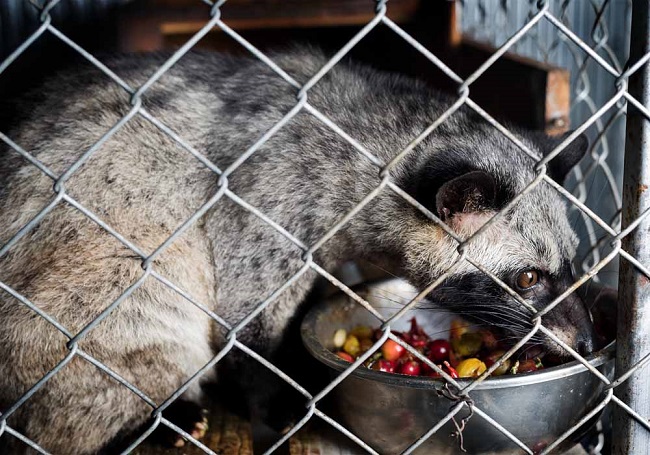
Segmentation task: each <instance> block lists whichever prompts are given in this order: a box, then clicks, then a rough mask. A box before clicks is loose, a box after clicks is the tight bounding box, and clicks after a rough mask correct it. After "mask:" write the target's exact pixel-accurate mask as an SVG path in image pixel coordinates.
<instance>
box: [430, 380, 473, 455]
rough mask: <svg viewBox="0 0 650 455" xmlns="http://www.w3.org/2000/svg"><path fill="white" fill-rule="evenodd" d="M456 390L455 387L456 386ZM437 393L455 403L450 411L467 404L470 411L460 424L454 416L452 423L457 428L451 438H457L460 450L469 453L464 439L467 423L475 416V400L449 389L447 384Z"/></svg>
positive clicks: (437, 390)
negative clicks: (459, 404)
mask: <svg viewBox="0 0 650 455" xmlns="http://www.w3.org/2000/svg"><path fill="white" fill-rule="evenodd" d="M454 388H455V386H454ZM436 393H437V394H438V395H439V396H441V397H443V398H446V399H448V400H450V401H453V402H454V403H453V404H452V405H451V407H450V408H449V410H450V411H451V410H452V409H453V408H454V407H455V406H456V405H457V404H458V403H465V405H466V406H467V408H468V409H469V412H468V414H467V415H466V416H465V417H463V418H462V419H460V422H459V421H458V420H456V416H455V415H454V416H452V418H451V421H452V422H453V424H454V426H455V427H456V431H455V432H453V433H452V434H451V436H454V437H455V438H457V439H458V445H459V448H460V450H462V451H463V452H467V450H465V447H464V439H463V431H464V430H465V426H466V425H467V422H468V421H469V419H471V418H472V417H473V416H474V400H473V399H472V398H471V397H470V396H469V395H467V394H465V393H461V392H459V391H458V390H452V389H451V388H450V387H449V383H448V382H446V383H445V385H444V386H442V388H440V389H436Z"/></svg>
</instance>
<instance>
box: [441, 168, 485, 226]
mask: <svg viewBox="0 0 650 455" xmlns="http://www.w3.org/2000/svg"><path fill="white" fill-rule="evenodd" d="M496 191H497V189H496V182H495V181H494V178H492V176H491V175H490V174H488V173H486V172H483V171H472V172H468V173H466V174H463V175H461V176H460V177H456V178H455V179H453V180H450V181H448V182H447V183H445V184H444V185H442V186H441V187H440V189H439V190H438V193H437V194H436V210H437V212H438V216H439V217H440V219H441V220H443V221H445V220H448V219H449V218H451V217H452V216H453V215H455V214H458V213H472V212H481V211H485V210H487V209H493V208H494V207H495V200H496Z"/></svg>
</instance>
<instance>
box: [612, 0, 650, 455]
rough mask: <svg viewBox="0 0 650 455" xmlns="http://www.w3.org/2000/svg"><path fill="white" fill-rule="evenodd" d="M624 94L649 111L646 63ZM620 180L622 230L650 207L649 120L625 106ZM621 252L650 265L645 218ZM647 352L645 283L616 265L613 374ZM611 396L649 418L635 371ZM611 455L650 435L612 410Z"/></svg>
mask: <svg viewBox="0 0 650 455" xmlns="http://www.w3.org/2000/svg"><path fill="white" fill-rule="evenodd" d="M649 38H650V0H634V1H633V3H632V28H631V40H630V62H631V64H634V63H635V62H637V61H638V60H639V59H640V58H641V57H642V56H643V55H645V54H646V53H647V52H649V51H650V45H649ZM628 88H629V93H630V95H632V96H633V97H635V98H636V99H637V100H639V101H640V102H641V103H642V104H643V105H645V106H650V65H649V64H648V63H646V64H645V65H643V66H642V67H641V68H639V69H638V70H637V71H636V73H634V74H633V75H632V76H631V77H630V79H629V87H628ZM626 135H627V137H626V143H625V171H624V180H623V182H624V183H623V228H625V227H626V226H628V225H629V224H630V223H632V222H633V221H634V219H635V218H637V217H638V216H639V215H640V214H641V213H642V212H643V211H644V210H645V209H647V208H648V207H650V120H648V119H646V118H645V117H644V116H643V114H642V113H641V112H639V110H638V109H636V108H635V107H634V106H632V105H631V104H630V103H628V116H627V133H626ZM623 248H624V249H625V250H626V251H627V252H628V253H631V254H632V255H633V256H634V257H635V258H637V259H638V260H639V261H640V262H641V263H642V264H644V265H645V266H650V217H648V218H646V219H645V220H644V221H643V222H641V224H640V225H639V226H638V227H637V229H636V230H634V231H633V232H632V233H631V234H629V235H628V236H627V237H626V238H625V239H624V240H623ZM648 352H650V278H648V277H646V276H645V275H643V274H642V273H641V272H639V271H638V270H637V269H636V268H635V267H634V266H633V265H632V264H630V263H629V262H628V261H625V260H623V261H621V269H620V277H619V307H618V334H617V355H616V373H617V375H618V376H620V375H621V374H623V373H625V372H626V371H627V370H629V369H630V368H632V367H633V366H634V365H635V364H636V363H637V362H638V361H639V360H640V359H641V358H642V357H643V356H644V355H645V354H647V353H648ZM615 392H616V396H617V397H618V398H620V399H621V400H623V401H624V402H625V403H626V404H628V405H629V406H630V407H631V408H632V409H634V410H635V411H637V412H638V413H639V414H640V415H642V416H650V377H649V376H648V372H647V371H644V370H640V371H638V372H636V373H634V374H633V375H632V376H631V377H630V378H629V379H628V380H627V381H626V382H624V383H623V384H621V385H620V386H618V387H617V388H616V389H615ZM613 438H614V439H613V448H612V449H613V450H612V453H614V454H616V455H622V454H635V455H636V454H650V432H648V431H647V430H646V429H645V428H643V427H642V426H641V425H639V424H638V423H637V422H636V421H635V420H634V419H633V418H631V417H630V416H629V415H628V414H627V412H626V411H625V410H623V409H622V408H620V407H618V406H616V407H615V409H614V420H613Z"/></svg>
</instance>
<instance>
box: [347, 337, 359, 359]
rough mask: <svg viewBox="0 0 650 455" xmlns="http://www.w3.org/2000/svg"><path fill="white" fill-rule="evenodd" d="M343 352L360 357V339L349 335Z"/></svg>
mask: <svg viewBox="0 0 650 455" xmlns="http://www.w3.org/2000/svg"><path fill="white" fill-rule="evenodd" d="M343 350H344V351H345V352H347V353H348V354H350V355H351V356H352V357H356V356H358V355H359V351H360V350H361V346H360V344H359V339H358V338H357V337H355V336H354V335H348V337H347V338H346V339H345V343H344V344H343Z"/></svg>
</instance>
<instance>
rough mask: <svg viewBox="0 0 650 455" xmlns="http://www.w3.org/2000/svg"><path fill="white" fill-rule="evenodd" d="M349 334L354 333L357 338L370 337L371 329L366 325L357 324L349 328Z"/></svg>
mask: <svg viewBox="0 0 650 455" xmlns="http://www.w3.org/2000/svg"><path fill="white" fill-rule="evenodd" d="M350 335H354V336H355V337H357V338H359V339H362V338H372V329H371V328H370V327H368V326H367V325H358V326H356V327H355V328H353V329H352V330H350Z"/></svg>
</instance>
